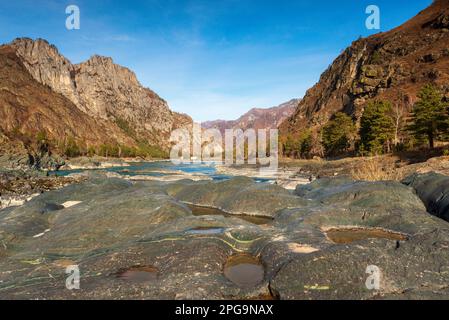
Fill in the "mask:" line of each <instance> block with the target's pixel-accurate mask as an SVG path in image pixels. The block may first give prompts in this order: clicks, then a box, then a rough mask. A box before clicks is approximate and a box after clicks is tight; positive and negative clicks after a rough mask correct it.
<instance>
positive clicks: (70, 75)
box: [11, 39, 191, 149]
mask: <svg viewBox="0 0 449 320" xmlns="http://www.w3.org/2000/svg"><path fill="white" fill-rule="evenodd" d="M11 47H12V48H14V49H15V51H16V53H17V56H18V57H20V60H21V61H22V62H23V65H24V66H25V68H26V69H27V70H28V72H29V73H30V74H31V76H32V77H33V78H34V80H36V81H37V82H39V83H41V84H43V85H45V86H48V87H49V88H50V89H51V90H52V91H54V92H56V93H59V94H61V95H63V96H64V97H65V98H67V99H68V100H70V101H71V102H72V103H73V104H74V105H75V106H76V108H77V109H78V110H79V111H81V112H82V113H83V114H85V115H87V116H89V117H90V118H92V119H95V120H97V121H103V122H107V123H109V125H110V126H115V127H117V126H118V127H119V128H121V129H122V131H123V133H124V134H125V135H127V136H129V137H131V138H132V139H134V140H144V141H147V142H148V143H149V144H152V145H157V146H159V147H161V148H163V149H167V148H168V146H169V141H168V139H169V137H170V132H171V130H172V129H174V128H177V127H179V125H180V124H179V122H181V123H183V125H185V124H189V123H191V119H190V118H189V117H187V116H185V115H180V114H177V113H174V112H172V111H171V110H170V109H169V107H168V104H167V102H165V101H164V100H163V99H161V98H160V97H159V96H158V95H157V94H156V93H154V92H153V91H151V90H150V89H148V88H144V87H142V85H141V84H140V83H139V81H138V80H137V78H136V75H135V74H134V73H133V72H132V71H130V70H129V69H127V68H124V67H122V66H119V65H117V64H114V63H113V61H112V59H111V58H107V57H101V56H93V57H92V58H90V59H89V60H88V61H86V62H83V63H81V64H77V65H74V64H71V63H70V61H68V60H67V59H66V58H65V57H63V56H62V55H61V54H59V52H58V50H57V49H56V47H54V46H52V45H50V44H48V42H46V41H45V40H36V41H33V40H31V39H17V40H15V41H14V42H13V43H12V44H11ZM111 123H113V124H114V125H112V124H111Z"/></svg>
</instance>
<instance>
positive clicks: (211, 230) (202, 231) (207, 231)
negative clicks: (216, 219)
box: [186, 227, 225, 235]
mask: <svg viewBox="0 0 449 320" xmlns="http://www.w3.org/2000/svg"><path fill="white" fill-rule="evenodd" d="M224 231H225V229H224V228H217V227H196V228H192V229H189V230H187V231H186V233H187V234H194V235H211V234H221V233H223V232H224Z"/></svg>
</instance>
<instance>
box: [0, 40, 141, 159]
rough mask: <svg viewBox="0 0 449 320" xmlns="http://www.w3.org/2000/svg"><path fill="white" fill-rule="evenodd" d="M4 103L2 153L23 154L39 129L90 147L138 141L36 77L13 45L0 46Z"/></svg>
mask: <svg viewBox="0 0 449 320" xmlns="http://www.w3.org/2000/svg"><path fill="white" fill-rule="evenodd" d="M0 106H1V107H0V118H1V119H2V121H1V122H0V136H3V139H1V140H2V143H1V145H2V146H1V148H0V150H1V153H2V154H3V153H7V152H8V151H12V152H18V153H20V152H21V151H23V150H25V148H26V147H27V145H28V144H29V143H30V142H31V141H32V140H35V138H36V136H37V134H38V133H39V132H46V134H47V136H48V138H50V139H52V140H53V141H55V142H63V141H64V140H66V139H67V138H73V139H75V140H79V141H83V142H84V143H85V144H86V145H87V146H89V145H99V144H102V143H103V144H106V143H121V144H130V145H132V144H133V143H134V140H133V139H132V138H131V137H129V136H127V135H126V133H124V132H123V131H122V130H121V129H120V128H119V127H118V126H116V125H115V124H114V123H111V122H110V121H107V120H102V119H98V120H97V119H94V118H92V117H90V116H89V115H88V114H86V113H84V112H83V111H81V110H80V109H78V108H77V107H76V105H75V104H74V103H72V102H71V101H70V100H69V99H67V98H66V97H64V96H63V95H62V94H59V93H56V92H55V91H53V90H52V89H51V88H50V87H49V86H46V85H43V84H41V83H39V82H37V81H36V80H35V79H33V77H32V75H31V74H30V73H29V72H28V71H27V69H26V67H25V66H24V64H23V62H22V60H21V59H20V58H19V57H18V56H17V54H16V51H15V50H14V49H13V48H12V47H11V46H2V47H0ZM20 146H22V147H20Z"/></svg>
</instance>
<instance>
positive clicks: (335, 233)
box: [325, 227, 408, 244]
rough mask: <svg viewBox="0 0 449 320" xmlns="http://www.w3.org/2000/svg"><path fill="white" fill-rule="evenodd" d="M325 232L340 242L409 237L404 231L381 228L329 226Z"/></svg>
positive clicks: (333, 239) (398, 239)
mask: <svg viewBox="0 0 449 320" xmlns="http://www.w3.org/2000/svg"><path fill="white" fill-rule="evenodd" d="M325 232H326V236H327V237H328V238H329V239H330V240H331V241H332V242H334V243H339V244H344V243H352V242H354V241H359V240H366V239H387V240H395V241H405V240H407V239H408V236H407V235H405V234H403V233H399V232H395V231H391V230H385V229H381V228H358V227H341V228H329V229H327V230H326V231H325Z"/></svg>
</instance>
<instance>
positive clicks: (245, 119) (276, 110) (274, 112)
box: [201, 99, 301, 134]
mask: <svg viewBox="0 0 449 320" xmlns="http://www.w3.org/2000/svg"><path fill="white" fill-rule="evenodd" d="M300 101H301V100H300V99H292V100H290V101H288V102H285V103H283V104H281V105H279V106H277V107H272V108H267V109H262V108H253V109H251V110H250V111H248V112H247V113H245V114H244V115H242V116H241V117H240V118H238V119H237V120H215V121H207V122H203V123H202V124H201V125H202V127H203V128H205V129H209V128H215V129H218V130H220V132H221V133H222V134H224V131H225V130H226V129H242V130H243V131H244V130H246V129H276V128H277V127H278V126H279V125H280V124H281V123H282V122H283V121H284V120H285V119H287V118H288V117H290V116H291V115H292V114H293V112H294V111H295V109H296V107H297V106H298V104H299V102H300Z"/></svg>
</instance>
